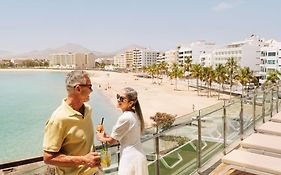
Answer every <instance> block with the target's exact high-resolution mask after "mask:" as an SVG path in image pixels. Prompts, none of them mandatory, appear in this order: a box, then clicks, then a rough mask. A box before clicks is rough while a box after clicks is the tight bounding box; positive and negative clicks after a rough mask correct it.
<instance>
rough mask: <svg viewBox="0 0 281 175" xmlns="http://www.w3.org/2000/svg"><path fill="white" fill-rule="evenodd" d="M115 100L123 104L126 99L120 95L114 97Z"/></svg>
mask: <svg viewBox="0 0 281 175" xmlns="http://www.w3.org/2000/svg"><path fill="white" fill-rule="evenodd" d="M116 98H117V100H118V101H119V102H124V100H125V99H126V97H123V96H121V95H119V94H117V95H116Z"/></svg>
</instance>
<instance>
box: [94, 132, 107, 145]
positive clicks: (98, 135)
mask: <svg viewBox="0 0 281 175" xmlns="http://www.w3.org/2000/svg"><path fill="white" fill-rule="evenodd" d="M105 136H106V134H105V132H104V131H102V132H99V131H96V138H97V140H98V141H100V142H103V143H105V142H106V141H105Z"/></svg>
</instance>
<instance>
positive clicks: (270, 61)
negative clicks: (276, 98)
mask: <svg viewBox="0 0 281 175" xmlns="http://www.w3.org/2000/svg"><path fill="white" fill-rule="evenodd" d="M272 70H277V71H279V72H281V43H280V42H277V41H275V40H268V41H266V42H265V46H264V47H262V48H261V50H260V76H261V79H260V80H259V81H260V83H264V81H265V80H266V78H267V74H268V72H270V71H272Z"/></svg>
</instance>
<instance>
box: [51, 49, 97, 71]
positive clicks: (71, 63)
mask: <svg viewBox="0 0 281 175" xmlns="http://www.w3.org/2000/svg"><path fill="white" fill-rule="evenodd" d="M49 61H50V67H51V68H63V69H93V68H94V67H95V55H94V54H93V53H57V54H52V55H50V56H49Z"/></svg>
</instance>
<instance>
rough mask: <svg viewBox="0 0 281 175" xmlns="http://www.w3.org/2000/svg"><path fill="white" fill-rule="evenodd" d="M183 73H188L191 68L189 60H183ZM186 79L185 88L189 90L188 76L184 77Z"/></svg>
mask: <svg viewBox="0 0 281 175" xmlns="http://www.w3.org/2000/svg"><path fill="white" fill-rule="evenodd" d="M183 66H184V72H188V73H189V71H190V68H191V66H192V60H191V59H190V58H187V59H186V60H184V65H183ZM186 78H187V88H188V90H189V75H188V76H187V77H186Z"/></svg>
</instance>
